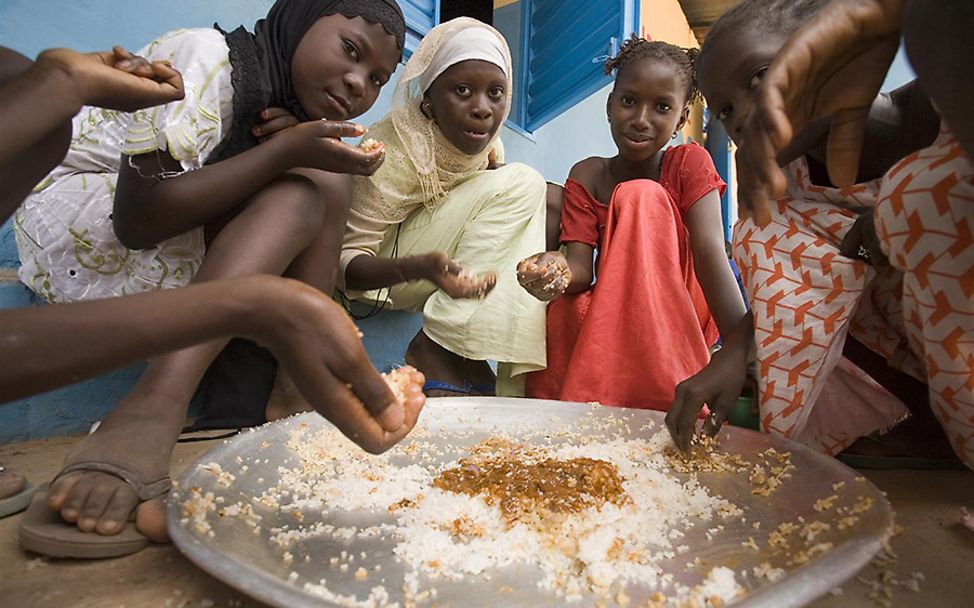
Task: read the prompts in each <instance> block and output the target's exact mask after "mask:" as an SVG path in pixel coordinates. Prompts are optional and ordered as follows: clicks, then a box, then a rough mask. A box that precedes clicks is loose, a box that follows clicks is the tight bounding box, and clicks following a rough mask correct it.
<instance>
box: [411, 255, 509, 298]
mask: <svg viewBox="0 0 974 608" xmlns="http://www.w3.org/2000/svg"><path fill="white" fill-rule="evenodd" d="M423 263H424V266H425V268H424V272H423V278H424V279H428V280H430V281H432V282H433V283H435V284H436V286H437V287H439V288H440V289H442V290H443V291H444V292H446V294H447V295H448V296H450V297H451V298H476V299H483V298H485V297H487V294H488V293H490V290H492V289H493V288H494V286H495V285H496V284H497V273H496V272H494V271H488V272H485V273H483V274H481V275H477V274H474V273H473V272H472V271H470V270H468V269H466V268H464V267H463V266H461V265H460V264H458V263H456V262H455V261H453V260H452V259H450V256H448V255H446V254H445V253H443V252H440V251H434V252H432V253H428V254H426V256H425V257H424V259H423Z"/></svg>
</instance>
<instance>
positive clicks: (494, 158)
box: [338, 17, 546, 394]
mask: <svg viewBox="0 0 974 608" xmlns="http://www.w3.org/2000/svg"><path fill="white" fill-rule="evenodd" d="M485 64H486V65H485ZM475 73H476V74H479V75H480V76H476V75H475ZM492 74H493V76H491V75H492ZM467 75H470V77H469V78H468V77H467ZM511 76H512V69H511V58H510V51H509V49H508V46H507V42H506V41H505V40H504V38H503V36H501V34H500V33H499V32H497V31H496V30H495V29H494V28H492V27H490V26H488V25H486V24H484V23H481V22H479V21H476V20H474V19H470V18H466V17H461V18H458V19H453V20H451V21H449V22H447V23H444V24H441V25H439V26H437V27H435V28H433V30H431V31H430V32H429V34H427V36H426V37H425V38H424V39H423V40H422V42H421V43H420V45H419V47H418V48H417V49H416V51H415V53H414V54H413V56H412V57H411V58H410V60H409V62H408V63H407V64H406V67H405V70H404V72H403V75H402V78H401V79H400V81H399V84H398V85H397V87H396V91H395V94H394V99H393V107H392V111H391V112H390V114H389V115H387V116H386V117H385V118H383V119H382V120H381V121H379V122H378V123H377V124H376V125H374V126H373V127H372V128H371V129H370V131H369V135H368V136H369V137H371V138H374V139H376V140H378V141H381V142H382V143H383V144H385V150H386V158H385V162H384V163H383V165H382V167H380V168H379V170H378V171H377V172H376V173H375V174H374V175H372V176H370V177H362V178H355V179H353V182H352V201H351V209H350V211H349V218H348V226H347V228H346V232H345V238H344V242H343V247H342V254H341V263H340V267H339V277H338V284H339V286H340V287H341V289H342V290H343V291H344V292H345V294H346V295H347V296H348V297H349V298H352V299H363V300H366V301H371V302H373V303H374V304H375V306H377V307H379V306H387V307H391V308H395V309H405V310H417V311H418V310H422V312H423V328H422V329H421V330H420V332H419V333H418V334H417V335H416V337H415V338H414V339H413V341H412V343H411V344H410V345H409V348H408V349H407V351H406V360H407V362H409V363H411V364H412V365H414V366H416V367H418V368H419V369H420V370H421V371H423V372H424V373H426V376H427V379H428V382H427V390H428V392H430V393H431V394H444V393H445V394H494V392H495V390H494V386H493V379H494V378H493V373H492V372H491V371H490V368H489V367H488V366H487V363H486V360H488V359H491V360H495V361H497V362H498V383H497V391H496V392H497V394H517V393H518V386H519V385H520V386H523V383H521V382H519V381H518V380H519V378H517V377H518V376H520V375H521V374H523V373H525V372H529V371H535V370H538V369H542V368H544V366H545V340H544V331H545V306H544V304H543V303H542V302H541V301H539V300H538V299H536V298H534V297H533V296H531V295H530V294H529V293H528V292H527V291H525V290H524V289H522V288H521V286H520V285H519V284H518V279H517V275H516V267H517V264H518V261H519V260H521V259H523V258H525V257H527V256H529V255H531V254H534V253H537V252H539V251H543V250H544V248H545V187H546V186H545V181H544V178H542V176H541V175H540V174H539V173H538V172H537V171H535V170H534V169H532V168H530V167H527V166H525V165H522V164H510V165H505V166H502V167H500V168H496V169H494V168H493V167H494V166H496V164H497V163H498V162H502V161H503V146H502V144H501V140H500V137H499V131H500V126H501V125H502V124H503V121H504V119H506V118H507V115H508V113H509V112H510V108H511V90H512V80H511ZM471 273H474V274H473V275H471ZM485 292H486V297H482V296H483V295H484V293H485ZM478 296H480V297H478ZM512 377H513V378H514V382H511V379H512ZM434 391H438V393H433V392H434Z"/></svg>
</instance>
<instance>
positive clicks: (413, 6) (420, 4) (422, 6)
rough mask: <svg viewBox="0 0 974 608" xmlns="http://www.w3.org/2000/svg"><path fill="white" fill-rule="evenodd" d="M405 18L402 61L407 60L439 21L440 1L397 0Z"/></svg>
mask: <svg viewBox="0 0 974 608" xmlns="http://www.w3.org/2000/svg"><path fill="white" fill-rule="evenodd" d="M398 2H399V7H400V8H401V9H402V14H403V16H405V17H406V48H405V51H404V52H403V59H404V60H405V59H408V58H409V56H410V55H412V54H413V50H414V49H415V48H416V45H418V44H419V41H420V40H421V39H422V38H423V36H425V35H426V32H428V31H430V30H431V29H433V26H435V25H436V24H437V23H438V22H439V20H440V0H398Z"/></svg>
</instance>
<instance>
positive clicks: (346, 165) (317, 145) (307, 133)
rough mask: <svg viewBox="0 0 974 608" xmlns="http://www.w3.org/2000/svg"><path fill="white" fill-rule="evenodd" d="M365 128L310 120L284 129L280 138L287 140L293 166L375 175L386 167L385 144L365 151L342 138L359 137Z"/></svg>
mask: <svg viewBox="0 0 974 608" xmlns="http://www.w3.org/2000/svg"><path fill="white" fill-rule="evenodd" d="M365 131H366V129H365V127H363V126H362V125H359V124H355V123H351V122H337V121H333V120H310V121H308V122H303V123H300V124H297V125H295V126H293V127H291V128H289V129H286V130H284V131H283V132H281V133H280V139H286V141H287V145H288V154H289V156H288V159H289V162H290V164H291V166H292V167H308V168H311V169H320V170H322V171H330V172H331V173H349V174H352V175H372V174H373V173H375V172H376V171H377V170H378V169H379V167H380V166H382V161H383V160H384V159H385V146H384V145H381V144H380V145H379V146H378V147H377V148H375V149H373V150H369V151H365V150H363V149H361V148H359V147H357V146H350V145H348V144H346V143H345V142H343V141H342V140H341V138H342V137H359V136H361V135H364V134H365ZM275 139H277V138H275Z"/></svg>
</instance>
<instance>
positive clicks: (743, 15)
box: [700, 0, 829, 54]
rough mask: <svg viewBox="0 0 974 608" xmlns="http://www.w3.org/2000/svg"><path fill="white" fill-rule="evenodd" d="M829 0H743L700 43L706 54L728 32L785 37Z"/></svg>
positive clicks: (715, 23) (718, 20)
mask: <svg viewBox="0 0 974 608" xmlns="http://www.w3.org/2000/svg"><path fill="white" fill-rule="evenodd" d="M828 1H829V0H743V2H741V3H740V4H737V5H736V6H734V7H733V8H731V9H729V10H728V11H726V12H725V13H724V14H723V15H721V16H720V18H719V19H717V21H716V22H714V24H713V26H712V27H711V28H710V31H709V32H707V38H706V39H705V40H704V42H703V48H701V49H700V53H701V54H706V53H707V52H708V51H709V50H710V48H711V47H712V46H713V44H714V41H715V40H717V39H718V38H720V37H721V36H723V35H724V34H725V33H727V32H731V31H736V30H738V29H740V28H745V29H746V30H747V31H748V32H751V33H752V35H755V36H760V35H762V34H784V35H785V36H788V35H791V33H792V32H794V31H795V30H797V29H798V28H800V27H801V26H803V25H805V23H806V22H807V21H808V20H809V19H811V18H812V17H813V16H814V15H815V14H816V13H817V12H818V11H819V10H821V8H822V7H823V6H825V4H826V3H827V2H828Z"/></svg>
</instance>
